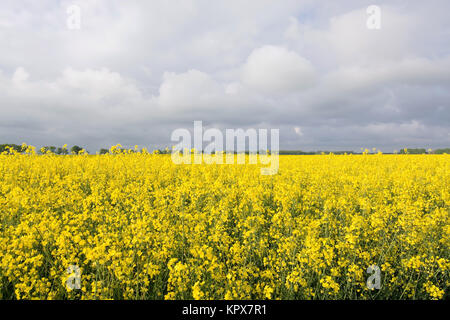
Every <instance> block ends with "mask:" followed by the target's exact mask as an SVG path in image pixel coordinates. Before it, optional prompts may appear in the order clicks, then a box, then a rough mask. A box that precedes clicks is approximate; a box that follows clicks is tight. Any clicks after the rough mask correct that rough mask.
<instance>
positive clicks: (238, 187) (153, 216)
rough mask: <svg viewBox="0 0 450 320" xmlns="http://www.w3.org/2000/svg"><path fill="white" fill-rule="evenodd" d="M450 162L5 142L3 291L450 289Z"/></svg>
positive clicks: (231, 293)
mask: <svg viewBox="0 0 450 320" xmlns="http://www.w3.org/2000/svg"><path fill="white" fill-rule="evenodd" d="M11 153H13V152H11ZM449 160H450V156H448V155H382V154H376V155H366V154H365V155H339V156H337V155H333V154H329V155H317V156H280V165H279V172H278V174H276V175H272V176H264V175H261V174H260V167H259V165H248V164H247V165H206V164H201V165H195V164H194V165H175V164H173V162H172V161H171V157H170V155H164V154H150V153H148V152H146V151H144V152H126V153H124V152H123V151H120V149H118V148H113V149H112V150H111V153H110V154H105V155H93V156H90V155H86V154H82V155H67V156H58V155H53V154H50V153H47V154H44V155H39V156H38V155H35V154H34V151H33V150H32V148H31V149H30V148H29V150H28V151H27V154H13V155H11V154H8V155H6V154H4V155H0V208H1V218H0V295H1V296H0V298H2V299H164V298H165V299H193V298H195V299H380V298H381V299H391V298H393V299H446V298H448V297H449V293H448V288H449V272H450V251H449V247H450V225H449V204H450V184H449V183H448V182H449V181H450V161H449ZM74 265H75V266H77V267H79V270H80V277H81V282H80V283H81V287H80V289H76V288H75V289H73V290H72V289H71V288H70V287H68V286H67V281H68V279H69V278H70V277H71V276H73V275H70V274H68V273H67V269H68V267H69V266H74ZM372 265H376V266H379V267H380V270H381V271H380V272H381V288H380V289H379V290H377V289H375V290H371V289H368V287H367V283H366V281H367V278H368V277H369V276H370V274H367V271H366V270H367V268H368V266H372Z"/></svg>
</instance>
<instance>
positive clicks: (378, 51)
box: [0, 0, 450, 152]
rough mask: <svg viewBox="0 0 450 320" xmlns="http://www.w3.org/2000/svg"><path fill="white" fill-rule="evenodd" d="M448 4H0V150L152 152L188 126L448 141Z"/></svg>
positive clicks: (337, 142)
mask: <svg viewBox="0 0 450 320" xmlns="http://www.w3.org/2000/svg"><path fill="white" fill-rule="evenodd" d="M73 5H75V6H78V8H80V9H81V15H80V18H81V19H80V22H81V24H80V29H73V22H74V21H75V20H73V17H74V16H73V11H70V12H69V13H68V12H67V9H68V8H70V7H71V6H73ZM369 5H377V6H379V8H380V9H381V12H380V13H381V15H380V17H381V20H380V22H381V24H380V26H381V29H369V28H368V27H367V19H368V18H369V17H370V15H369V14H368V13H367V7H368V6H369ZM449 12H450V2H449V1H448V0H441V1H439V0H429V1H422V0H412V1H395V0H389V1H382V0H371V1H364V0H358V1H353V0H340V1H317V0H316V1H312V0H311V1H309V0H305V1H302V0H294V1H290V0H273V1H268V0H258V1H256V0H254V1H253V0H248V1H243V0H238V1H234V0H227V1H219V0H213V1H211V0H199V1H196V0H160V1H159V0H151V1H144V0H139V1H138V0H127V1H120V0H73V1H72V0H70V1H56V0H40V1H34V0H33V1H32V0H29V1H25V0H2V1H1V2H0V112H1V116H0V143H18V144H20V143H22V142H26V143H28V144H32V145H35V146H42V145H56V146H61V145H63V144H65V143H67V144H69V146H70V145H73V144H78V145H81V146H85V147H87V149H88V150H89V151H91V152H93V151H94V152H95V151H96V150H98V149H99V148H100V147H105V146H106V147H109V146H111V145H115V144H117V143H121V144H122V145H124V146H134V145H135V144H138V145H139V146H146V147H149V148H154V147H163V146H168V145H172V144H173V143H171V141H170V135H171V132H172V131H173V130H174V129H176V128H188V129H191V128H192V127H193V121H194V120H202V121H203V124H204V126H205V127H215V128H219V129H225V128H268V129H270V128H279V129H280V147H281V148H282V149H302V150H318V149H320V150H324V149H327V150H355V151H359V150H360V148H361V147H367V148H372V147H376V148H379V149H381V150H383V151H385V152H386V151H392V150H394V149H399V148H402V147H425V148H438V147H450V133H449V132H450V130H449V128H450V22H449V19H448V16H449Z"/></svg>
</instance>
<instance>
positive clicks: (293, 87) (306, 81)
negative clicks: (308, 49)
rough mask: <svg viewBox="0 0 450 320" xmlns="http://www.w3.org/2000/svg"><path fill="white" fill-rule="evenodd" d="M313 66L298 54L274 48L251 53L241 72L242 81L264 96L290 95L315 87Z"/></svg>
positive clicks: (260, 49) (268, 47)
mask: <svg viewBox="0 0 450 320" xmlns="http://www.w3.org/2000/svg"><path fill="white" fill-rule="evenodd" d="M315 77H316V75H315V71H314V67H313V66H312V64H311V63H310V62H309V61H308V60H306V59H305V58H303V57H301V56H299V55H298V54H297V53H295V52H293V51H290V50H287V49H286V48H283V47H277V46H263V47H261V48H257V49H255V50H253V51H252V53H251V54H250V55H249V57H248V58H247V61H246V63H245V65H244V66H243V68H242V81H243V83H244V84H246V85H247V86H249V87H250V88H253V89H256V90H258V91H260V92H264V93H269V94H271V93H280V94H283V93H291V92H297V91H301V90H304V89H307V88H309V87H311V86H312V85H314V83H315Z"/></svg>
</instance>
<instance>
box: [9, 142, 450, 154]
mask: <svg viewBox="0 0 450 320" xmlns="http://www.w3.org/2000/svg"><path fill="white" fill-rule="evenodd" d="M10 149H13V150H15V151H16V152H19V153H22V152H25V150H26V146H22V145H18V144H14V143H6V144H0V153H2V152H4V151H9V150H10ZM82 150H85V149H84V148H82V147H80V146H77V145H74V146H72V147H71V148H70V149H67V148H66V147H55V146H44V147H42V148H41V149H39V153H41V154H45V153H48V152H51V153H53V154H58V155H66V154H79V153H80V151H82ZM117 150H120V151H126V152H137V151H138V150H137V149H127V148H118V149H117ZM142 150H144V149H141V151H142ZM109 152H110V149H106V148H101V149H100V150H99V151H98V152H97V153H98V154H107V153H109ZM86 153H87V151H86ZM154 153H159V154H170V153H171V150H170V149H169V148H165V149H155V150H154ZM234 153H237V152H234ZM245 153H246V154H248V153H249V152H248V151H246V152H245ZM258 153H264V152H262V151H261V152H258ZM278 153H279V154H280V155H314V154H329V153H333V154H336V155H339V154H361V153H360V152H354V151H322V150H319V151H302V150H280V151H279V152H278ZM394 153H399V154H444V153H446V154H450V148H442V149H435V150H431V149H428V150H427V149H424V148H411V149H410V148H405V149H401V150H400V151H398V152H396V151H394Z"/></svg>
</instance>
